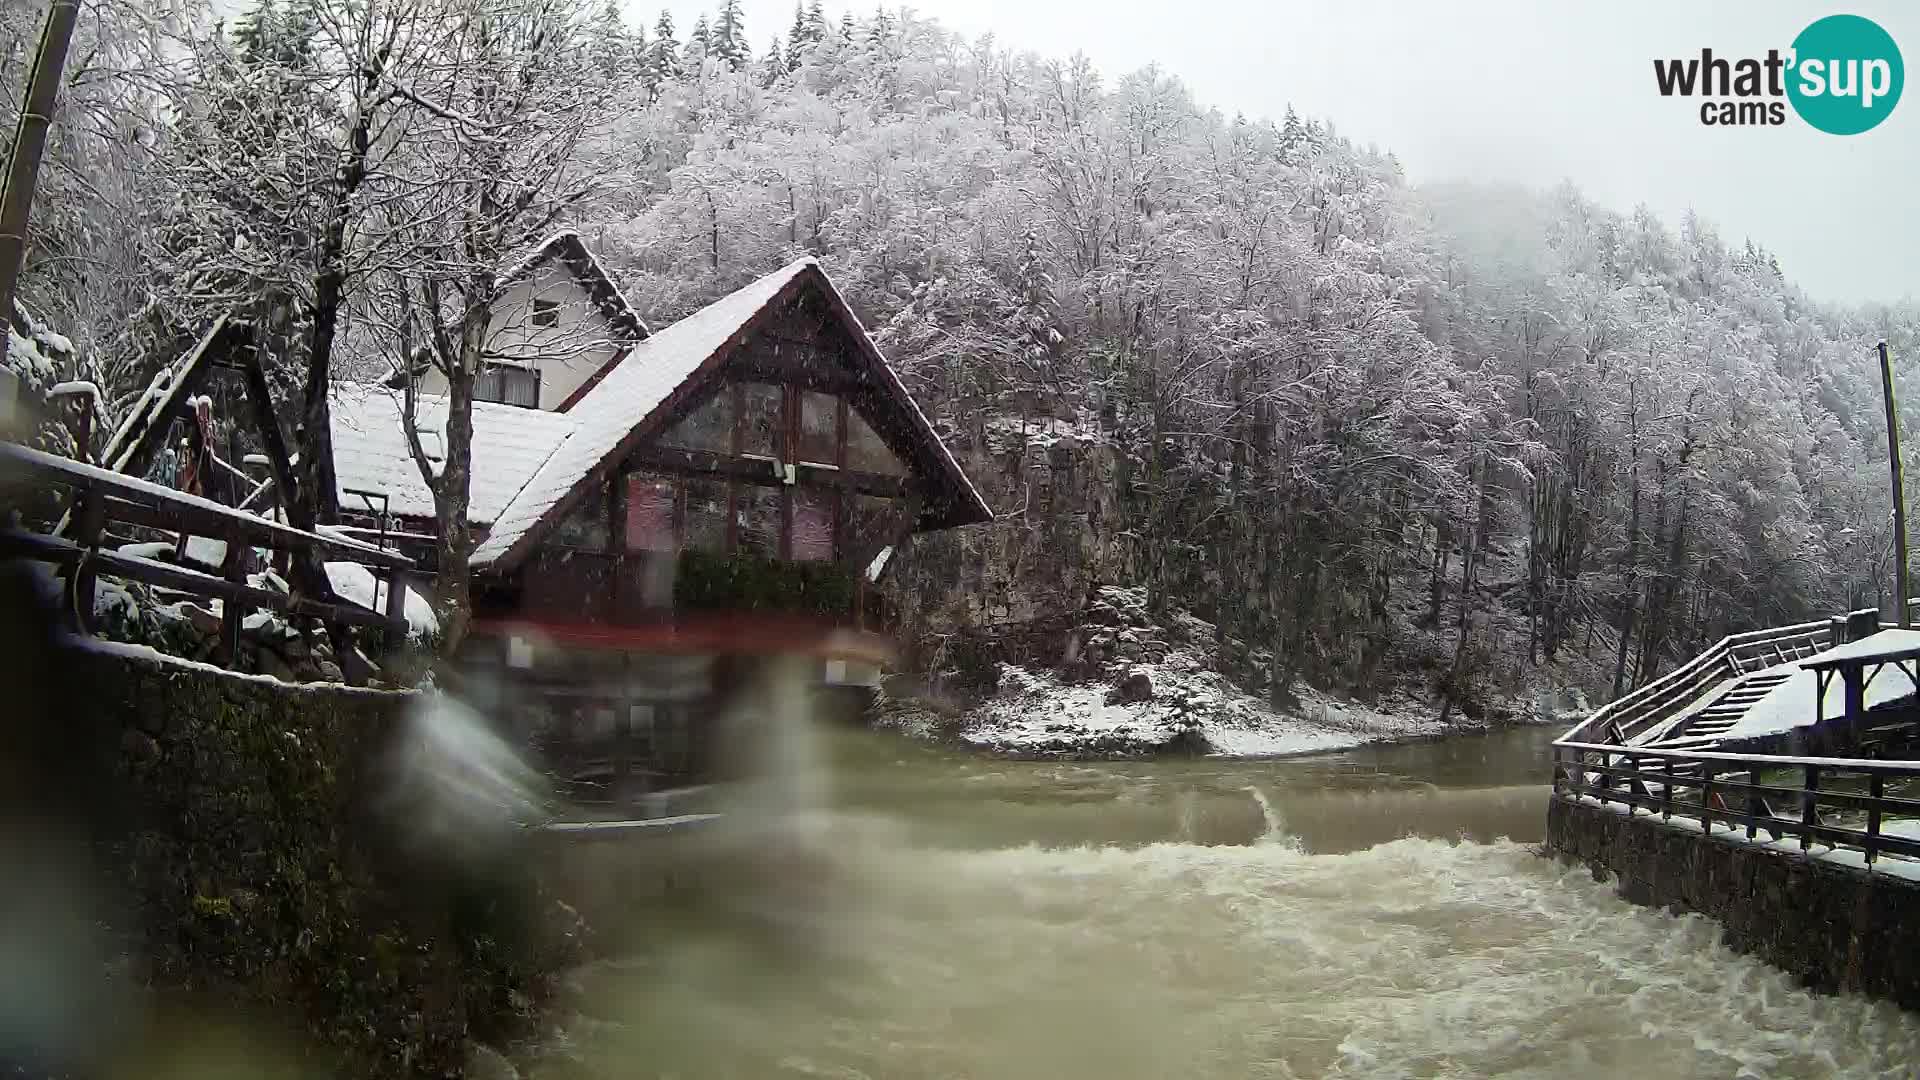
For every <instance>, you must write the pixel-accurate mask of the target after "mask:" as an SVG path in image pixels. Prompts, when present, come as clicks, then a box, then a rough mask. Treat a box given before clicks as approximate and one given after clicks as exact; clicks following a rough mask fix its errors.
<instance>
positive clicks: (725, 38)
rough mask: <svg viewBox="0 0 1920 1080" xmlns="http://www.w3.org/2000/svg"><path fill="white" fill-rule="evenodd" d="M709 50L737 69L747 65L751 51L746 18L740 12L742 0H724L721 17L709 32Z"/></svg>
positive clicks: (714, 56) (714, 55)
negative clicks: (748, 43)
mask: <svg viewBox="0 0 1920 1080" xmlns="http://www.w3.org/2000/svg"><path fill="white" fill-rule="evenodd" d="M707 52H708V53H709V54H710V55H712V56H713V58H714V59H716V60H724V61H726V64H727V66H728V67H730V68H732V69H733V70H735V71H739V70H740V69H741V68H743V67H745V66H746V64H747V61H748V60H749V59H750V58H751V51H750V50H749V49H748V48H747V31H746V20H745V17H744V16H742V15H741V14H740V0H723V2H722V4H721V5H720V17H719V18H718V19H716V20H715V21H714V23H713V28H712V30H711V31H710V32H709V34H708V38H707Z"/></svg>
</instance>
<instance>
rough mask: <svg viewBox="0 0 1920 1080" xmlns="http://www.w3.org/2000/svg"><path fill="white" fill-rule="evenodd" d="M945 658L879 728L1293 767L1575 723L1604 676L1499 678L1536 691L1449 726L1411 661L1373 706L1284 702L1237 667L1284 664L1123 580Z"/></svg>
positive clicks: (1498, 697) (981, 745) (979, 744)
mask: <svg viewBox="0 0 1920 1080" xmlns="http://www.w3.org/2000/svg"><path fill="white" fill-rule="evenodd" d="M1434 648H1438V646H1437V645H1435V646H1434ZM1431 651H1432V650H1427V652H1431ZM1413 652H1415V653H1418V655H1423V656H1424V655H1426V652H1421V651H1420V650H1413ZM941 655H942V656H943V657H944V660H943V662H941V663H940V664H938V665H937V667H938V670H937V672H936V674H935V676H934V677H933V678H931V679H929V680H926V681H919V680H909V679H900V680H894V681H891V682H890V683H889V684H888V686H887V688H886V692H885V693H883V695H882V698H881V701H880V703H879V707H878V709H877V710H876V726H879V727H882V728H886V729H891V730H894V731H898V732H901V733H903V734H906V735H909V736H912V737H915V738H919V739H924V740H928V741H932V742H936V743H942V744H947V745H952V746H955V747H958V748H962V749H966V750H971V751H978V752H983V753H988V754H992V755H996V756H1001V757H1011V758H1029V759H1042V760H1081V761H1086V760H1116V759H1126V758H1142V757H1160V756H1168V755H1180V756H1219V757H1231V758H1281V757H1294V756H1298V755H1302V754H1318V753H1326V752H1330V751H1337V750H1347V749H1351V748H1353V747H1356V746H1364V745H1368V744H1372V743H1391V742H1411V741H1415V740H1421V739H1431V738H1438V737H1441V736H1446V735H1453V734H1461V733H1470V732H1480V731H1490V730H1495V729H1499V728H1503V727H1511V726H1514V725H1515V724H1528V723H1561V722H1570V718H1572V717H1574V716H1578V715H1583V714H1584V713H1585V712H1586V711H1587V708H1588V707H1587V702H1586V699H1585V697H1584V696H1583V695H1582V694H1581V693H1580V692H1579V691H1577V690H1567V689H1562V687H1563V686H1565V685H1577V684H1580V683H1584V682H1590V681H1591V680H1590V679H1583V678H1579V677H1577V674H1576V673H1573V672H1562V671H1559V670H1558V669H1556V668H1554V667H1552V666H1542V667H1538V668H1535V669H1534V670H1533V672H1532V675H1533V678H1532V679H1531V680H1517V679H1516V680H1503V681H1502V683H1501V684H1500V685H1506V684H1509V683H1521V682H1528V683H1531V685H1512V686H1511V688H1510V689H1509V690H1508V691H1506V692H1505V693H1504V694H1503V693H1498V692H1494V691H1491V690H1487V691H1483V692H1482V693H1481V694H1480V695H1476V697H1475V699H1474V700H1473V701H1472V702H1471V703H1469V704H1468V705H1467V706H1464V707H1461V708H1455V709H1453V710H1451V711H1450V715H1449V716H1448V717H1447V719H1446V720H1445V721H1442V719H1441V716H1440V712H1441V707H1442V706H1441V703H1440V702H1439V701H1438V700H1437V699H1436V698H1435V697H1434V694H1433V692H1432V687H1431V683H1432V676H1433V672H1434V670H1438V667H1437V665H1440V661H1438V660H1431V662H1429V663H1426V664H1424V666H1423V664H1422V663H1415V662H1402V663H1401V664H1399V665H1397V666H1395V667H1392V668H1391V669H1388V670H1383V672H1382V674H1381V676H1380V683H1379V685H1378V686H1376V687H1373V688H1371V689H1370V692H1369V693H1368V694H1367V695H1366V700H1356V699H1354V698H1351V697H1346V696H1342V695H1339V694H1336V693H1330V692H1327V691H1325V690H1321V689H1317V688H1314V687H1311V686H1308V685H1306V684H1305V682H1304V681H1302V680H1298V679H1296V680H1295V681H1294V683H1293V687H1292V689H1291V692H1290V693H1289V694H1287V695H1285V702H1284V704H1283V705H1282V706H1280V707H1277V708H1276V707H1275V706H1274V705H1272V704H1271V703H1270V702H1269V701H1268V700H1267V697H1266V696H1265V694H1264V693H1263V692H1260V691H1261V687H1260V686H1259V685H1257V684H1252V685H1247V686H1245V687H1244V688H1243V686H1242V685H1238V684H1236V683H1235V682H1234V680H1233V679H1231V678H1229V677H1228V676H1227V675H1226V674H1224V672H1225V671H1234V670H1237V671H1243V672H1250V673H1252V676H1253V677H1254V678H1256V679H1257V678H1258V676H1259V675H1261V674H1263V673H1265V672H1267V671H1268V670H1270V668H1271V657H1270V656H1269V655H1268V654H1266V653H1264V652H1262V651H1259V650H1253V651H1249V650H1248V648H1247V646H1246V645H1245V644H1244V643H1241V642H1236V641H1225V642H1223V641H1222V640H1221V638H1220V635H1219V634H1218V632H1217V630H1216V628H1215V626H1214V625H1213V624H1212V623H1209V622H1206V621H1204V620H1201V619H1198V618H1195V617H1194V616H1193V615H1191V614H1189V613H1187V612H1183V611H1178V610H1176V611H1171V612H1158V613H1156V612H1155V611H1154V610H1153V609H1152V607H1151V605H1149V604H1148V602H1147V597H1146V595H1145V593H1144V592H1143V591H1142V590H1140V589H1137V588H1121V587H1116V586H1108V587H1105V588H1102V589H1099V590H1098V591H1097V592H1096V594H1095V595H1094V597H1093V598H1092V599H1091V600H1090V601H1089V602H1088V604H1087V605H1086V606H1085V607H1084V608H1081V609H1079V610H1076V611H1068V612H1060V613H1058V614H1055V615H1051V616H1048V617H1047V618H1045V619H1040V620H1035V621H1031V622H1027V623H1021V624H1001V625H998V626H991V627H980V628H976V629H975V630H972V631H968V632H966V633H964V634H960V635H956V636H955V638H954V639H952V640H951V641H950V642H949V644H948V645H946V646H944V647H943V651H942V654H941ZM1233 657H1239V658H1241V660H1242V661H1243V662H1241V663H1238V664H1235V663H1233V662H1230V659H1231V658H1233Z"/></svg>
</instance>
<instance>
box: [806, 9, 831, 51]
mask: <svg viewBox="0 0 1920 1080" xmlns="http://www.w3.org/2000/svg"><path fill="white" fill-rule="evenodd" d="M825 40H827V13H826V12H825V11H822V10H821V9H820V0H813V2H812V3H810V4H808V5H807V44H809V45H818V44H820V43H821V42H823V41H825Z"/></svg>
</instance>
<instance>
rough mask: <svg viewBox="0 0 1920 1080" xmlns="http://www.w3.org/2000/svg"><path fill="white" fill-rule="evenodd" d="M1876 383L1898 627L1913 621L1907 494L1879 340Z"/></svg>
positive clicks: (1888, 372)
mask: <svg viewBox="0 0 1920 1080" xmlns="http://www.w3.org/2000/svg"><path fill="white" fill-rule="evenodd" d="M1880 386H1881V389H1882V390H1884V391H1885V393H1884V395H1883V396H1884V397H1885V398H1886V403H1887V464H1888V467H1889V468H1890V469H1891V470H1892V472H1893V558H1894V564H1893V580H1894V603H1895V604H1898V605H1899V607H1898V609H1897V610H1898V617H1899V621H1900V628H1901V629H1903V630H1904V629H1906V628H1908V627H1910V626H1912V625H1913V617H1912V615H1910V614H1909V613H1908V611H1907V596H1908V593H1907V497H1906V494H1905V491H1904V490H1903V489H1904V485H1903V484H1902V482H1901V479H1900V416H1899V413H1898V412H1897V411H1895V409H1894V407H1893V360H1892V359H1891V358H1889V357H1888V355H1887V343H1886V342H1884V341H1883V342H1881V343H1880Z"/></svg>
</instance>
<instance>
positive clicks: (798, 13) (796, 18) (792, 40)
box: [787, 0, 808, 70]
mask: <svg viewBox="0 0 1920 1080" xmlns="http://www.w3.org/2000/svg"><path fill="white" fill-rule="evenodd" d="M807 44H808V38H807V12H806V9H805V8H804V7H803V6H801V5H800V4H799V3H798V0H796V2H795V3H794V5H793V26H792V27H790V28H789V29H788V30H787V67H788V69H789V70H793V69H797V68H798V67H799V66H800V50H802V49H804V48H806V47H807Z"/></svg>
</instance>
